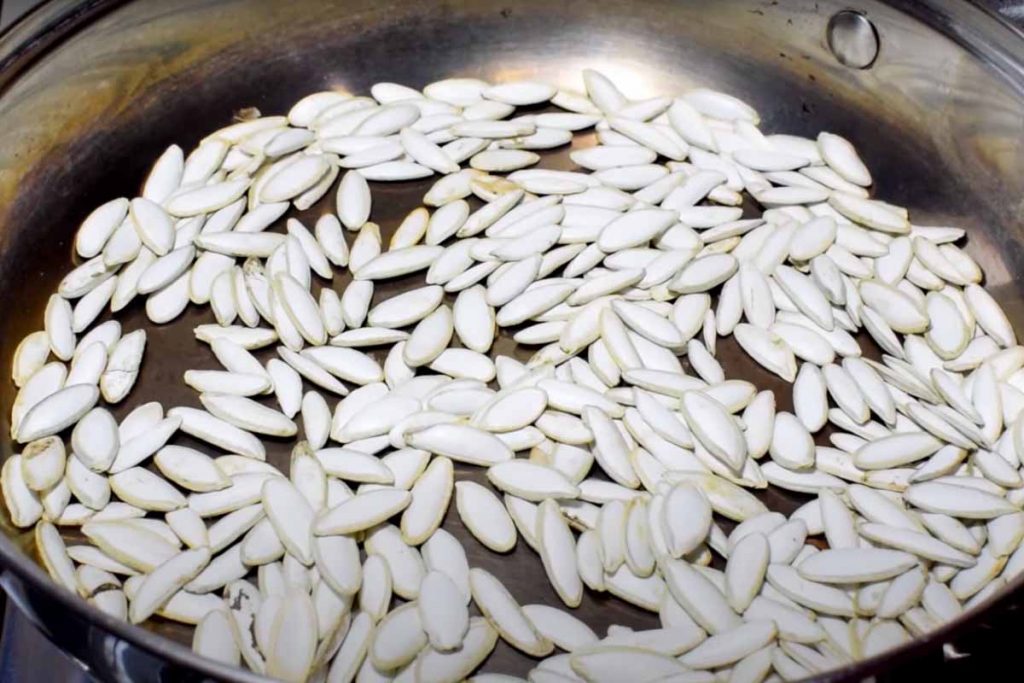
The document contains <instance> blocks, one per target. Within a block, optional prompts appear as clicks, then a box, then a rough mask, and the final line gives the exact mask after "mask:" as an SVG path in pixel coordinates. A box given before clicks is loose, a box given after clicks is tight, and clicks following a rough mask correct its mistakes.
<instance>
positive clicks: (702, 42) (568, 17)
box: [0, 0, 1024, 681]
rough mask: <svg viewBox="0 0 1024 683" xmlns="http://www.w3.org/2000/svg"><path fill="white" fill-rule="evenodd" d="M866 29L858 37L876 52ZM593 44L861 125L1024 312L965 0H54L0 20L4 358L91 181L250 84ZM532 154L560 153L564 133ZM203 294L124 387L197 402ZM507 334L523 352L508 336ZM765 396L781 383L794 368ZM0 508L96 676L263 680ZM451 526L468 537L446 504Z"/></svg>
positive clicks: (1022, 98) (517, 560)
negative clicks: (64, 584) (71, 564)
mask: <svg viewBox="0 0 1024 683" xmlns="http://www.w3.org/2000/svg"><path fill="white" fill-rule="evenodd" d="M850 8H852V9H857V10H860V11H862V12H863V13H865V14H866V16H867V17H868V18H869V19H870V21H871V22H872V23H873V25H874V31H875V33H874V34H872V33H871V29H868V32H869V33H868V34H862V35H860V36H858V35H857V34H854V35H852V36H851V35H849V34H848V33H846V32H845V31H846V30H847V29H849V28H850V27H849V26H846V25H845V24H842V23H839V24H838V26H839V32H838V33H835V34H833V35H832V36H831V39H832V40H831V41H830V39H829V38H830V36H829V29H828V27H829V23H830V20H831V19H832V17H833V15H834V14H835V13H836V12H837V11H839V10H843V9H850ZM856 28H857V27H856V26H854V29H856ZM861 28H862V29H863V28H864V27H863V26H862V27H861ZM872 36H877V41H878V45H879V49H878V51H877V55H873V54H872V50H871V42H872ZM858 37H859V38H861V39H864V38H866V39H867V40H866V44H867V48H866V51H865V48H864V45H865V43H864V42H861V43H857V42H856V39H857V38H858ZM851 40H852V41H853V44H851ZM830 42H831V45H832V47H833V48H835V50H836V52H837V53H839V54H840V55H841V56H843V58H844V59H845V60H846V61H847V63H859V64H864V63H867V62H871V65H870V67H869V68H865V69H856V68H851V67H850V66H846V65H844V64H843V63H841V62H840V61H839V60H838V59H837V58H836V56H835V54H833V52H832V50H831V49H830ZM858 45H859V46H860V48H859V51H858V49H855V48H857V47H858ZM865 55H866V57H865ZM858 60H859V62H858ZM584 67H595V68H598V69H600V70H603V71H606V72H607V73H608V74H609V75H611V76H613V77H614V78H615V79H616V80H617V81H619V82H620V83H621V84H622V85H623V87H624V88H625V89H626V90H627V92H628V93H629V94H631V95H633V96H644V95H654V94H662V93H671V92H677V91H678V90H680V89H681V88H683V87H687V86H691V85H696V84H707V85H711V86H713V87H716V88H719V89H722V90H725V91H728V92H732V93H735V94H737V95H739V96H741V97H743V98H744V99H746V100H748V101H750V102H752V103H753V104H754V105H755V106H756V107H757V108H758V109H759V110H760V112H761V113H762V116H763V117H764V118H765V121H764V128H765V130H771V131H774V132H790V133H798V134H810V135H813V134H816V133H817V131H818V130H819V129H821V128H825V129H828V130H831V131H833V132H836V133H840V134H842V135H845V136H847V137H849V138H850V139H852V140H854V141H856V143H857V145H858V147H859V148H860V150H861V152H862V155H863V156H864V157H865V159H866V160H867V162H868V163H869V165H870V167H871V168H872V170H873V172H874V174H875V177H876V178H877V179H878V185H877V188H876V191H877V194H878V195H879V196H880V197H883V198H885V199H887V200H890V201H893V202H895V203H898V204H901V205H904V206H907V207H909V208H910V210H911V215H912V216H913V217H914V218H915V221H916V222H920V223H932V224H955V225H960V226H963V227H964V228H967V229H968V230H969V232H970V244H969V247H968V251H969V252H970V253H971V254H972V255H973V256H974V257H975V258H976V259H977V260H978V261H979V262H980V263H981V264H982V265H983V267H984V269H985V271H986V273H987V275H988V283H987V284H988V287H989V289H990V291H991V292H993V294H994V295H995V296H996V297H997V298H998V299H999V301H1000V302H1001V303H1002V304H1003V306H1004V308H1005V309H1006V310H1007V311H1008V313H1009V314H1010V316H1011V317H1012V318H1013V319H1014V321H1015V322H1016V323H1017V324H1024V303H1022V302H1024V299H1022V297H1021V295H1022V292H1024V282H1022V280H1021V279H1020V278H1019V277H1018V273H1019V272H1020V270H1021V267H1022V265H1024V250H1022V248H1021V244H1022V239H1024V223H1022V221H1021V219H1020V214H1021V211H1022V207H1021V199H1020V198H1021V197H1024V192H1022V190H1024V153H1022V151H1024V148H1022V143H1021V141H1022V140H1024V134H1022V133H1024V130H1022V128H1024V38H1022V37H1021V36H1020V35H1018V34H1017V33H1016V32H1014V31H1013V30H1012V29H1010V28H1008V27H1007V26H1005V25H1003V24H1001V23H1000V22H999V21H998V20H996V19H994V18H993V17H991V16H989V15H988V14H986V13H985V12H983V11H982V10H980V9H977V8H976V7H974V6H972V5H970V4H967V3H961V2H955V3H954V2H941V1H939V0H928V1H922V0H918V1H917V2H910V1H907V2H894V3H888V4H885V3H880V2H874V1H871V0H863V1H862V0H857V1H856V2H854V3H852V4H851V3H848V2H843V1H839V0H816V1H814V0H787V1H786V2H776V1H759V0H717V1H716V2H696V1H693V2H687V1H683V0H647V1H645V2H635V3H625V2H616V1H614V0H562V1H561V2H551V1H550V0H543V1H542V0H518V1H517V2H495V1H493V0H447V1H442V2H437V1H431V0H409V1H406V2H401V1H394V0H392V1H388V0H373V1H371V0H344V1H335V2H331V1H330V0H289V1H288V2H280V1H275V0H137V1H135V2H121V1H117V0H86V1H83V2H50V3H47V4H45V5H44V6H43V8H42V9H39V10H36V11H35V12H33V13H32V14H30V15H29V16H28V17H27V18H26V19H25V20H24V21H22V22H21V23H20V24H18V25H17V26H16V27H15V28H14V29H13V30H11V31H9V32H8V33H7V34H5V35H4V36H2V37H0V285H2V289H0V366H2V367H4V368H7V367H9V363H10V359H11V355H12V353H13V350H14V347H15V345H16V344H17V342H18V340H20V339H21V338H22V337H23V336H24V335H25V334H26V333H28V332H31V331H33V330H34V329H38V328H39V327H40V326H41V318H42V310H43V306H44V304H45V301H46V297H47V295H48V293H49V292H50V291H52V290H53V289H54V287H55V286H56V284H57V282H58V280H59V279H60V277H61V276H62V274H63V273H64V272H66V270H67V269H68V267H69V263H70V259H71V239H72V236H73V233H74V230H75V227H76V226H77V225H78V223H79V222H80V221H81V219H82V218H83V217H84V216H85V215H86V213H87V212H88V211H89V210H90V209H91V208H92V207H94V206H96V205H98V204H99V203H100V202H102V201H105V200H106V199H109V198H111V197H114V196H118V195H123V194H129V193H133V192H135V191H136V190H137V189H138V186H139V184H140V181H141V179H142V178H143V177H144V174H145V171H146V170H147V168H148V164H149V163H150V161H151V160H152V159H154V158H155V156H156V155H157V154H158V153H159V152H160V151H161V150H162V149H163V148H164V147H166V146H167V145H168V144H170V143H172V142H177V143H179V144H181V145H182V146H184V147H186V148H189V147H190V146H192V145H194V144H195V143H196V142H197V141H198V140H199V139H200V138H201V137H202V136H203V135H204V133H206V132H208V131H209V130H210V129H212V128H213V127H216V126H219V125H223V124H224V123H226V122H227V121H229V120H230V119H231V117H232V115H233V113H234V112H236V111H237V110H239V109H241V108H243V107H249V106H255V107H258V108H259V109H260V110H262V111H263V112H264V113H280V112H283V111H284V110H285V109H286V108H287V106H288V105H289V104H290V103H291V102H293V101H294V100H296V99H297V98H299V97H300V96H302V95H304V94H306V93H309V92H312V91H315V90H319V89H323V88H325V87H336V86H343V87H346V88H349V89H351V90H354V91H355V90H366V89H367V88H368V86H370V85H371V84H372V83H374V82H376V81H382V80H393V81H398V82H401V83H406V84H410V85H418V86H422V85H424V84H426V83H428V82H430V81H431V80H435V79H437V78H440V77H444V76H449V75H465V76H481V77H484V78H492V79H497V80H500V79H507V78H514V77H520V76H531V77H532V76H536V77H540V78H544V79H549V80H552V81H556V82H559V83H561V84H565V85H569V86H573V87H577V88H578V87H579V86H580V84H579V82H578V74H579V71H580V69H582V68H584ZM576 144H586V140H581V141H579V142H578V143H576ZM545 163H547V164H549V165H553V166H558V165H562V166H564V165H567V164H568V160H567V158H566V155H565V154H564V152H563V153H561V154H554V155H552V156H551V158H549V159H547V160H546V162H545ZM424 187H425V184H424V183H405V184H401V185H397V186H391V187H388V188H382V189H381V190H380V194H378V195H377V197H378V198H379V199H377V200H375V207H377V208H375V220H378V221H379V222H380V223H381V224H382V225H383V226H384V227H385V229H391V228H393V227H394V225H395V222H396V221H397V219H398V218H399V217H400V215H401V214H402V212H403V210H408V209H409V208H411V206H412V205H413V202H415V201H417V200H418V197H420V196H422V193H423V190H424ZM378 209H379V213H376V212H377V211H378ZM321 210H323V207H315V208H314V209H313V210H311V212H310V214H316V213H318V212H319V211H321ZM335 284H336V285H337V284H338V282H336V283H335ZM203 315H205V313H203V312H199V311H196V310H190V311H188V312H187V313H186V315H185V316H184V317H183V318H182V319H179V321H177V322H175V323H174V324H171V325H169V326H166V327H162V328H159V329H156V330H152V331H151V333H150V334H151V336H150V340H151V341H150V349H149V353H148V354H147V360H146V363H145V365H144V372H143V377H142V380H141V382H140V383H139V385H138V387H137V389H136V391H135V394H134V397H135V399H136V400H150V399H152V398H159V399H160V400H162V401H163V402H164V403H165V404H166V405H173V404H175V403H180V404H192V403H194V401H195V399H194V396H193V395H192V394H191V393H190V392H188V391H187V390H186V389H185V387H184V386H183V385H182V384H181V382H180V373H181V372H182V370H184V369H185V368H188V367H202V366H203V365H210V364H211V361H210V359H209V358H208V357H207V354H206V353H205V352H204V350H203V349H201V348H200V347H199V345H198V344H197V343H195V342H194V341H193V339H192V336H191V327H192V326H193V325H194V324H195V322H196V321H197V320H199V319H200V318H202V317H203ZM121 319H122V321H123V322H124V323H125V324H126V325H127V326H128V327H129V328H134V327H138V326H141V325H143V324H144V315H142V313H141V307H133V308H132V309H131V310H129V311H128V313H127V315H126V316H122V318H121ZM501 349H502V350H503V351H504V352H513V349H512V345H511V342H510V341H509V340H504V341H503V342H502V347H501ZM725 352H726V353H727V354H729V353H730V352H729V349H728V345H726V351H725ZM726 365H727V367H729V368H731V373H735V374H736V376H742V377H747V378H749V379H751V380H752V381H754V382H755V383H757V384H758V385H760V386H773V387H774V388H776V389H779V388H781V387H780V386H779V385H778V384H776V383H775V382H774V381H773V380H772V378H770V377H768V376H767V375H766V374H765V373H763V372H761V371H759V370H758V369H756V368H753V367H751V366H750V365H749V363H748V362H747V361H745V360H743V357H742V356H741V355H735V356H734V355H731V354H730V356H729V358H727V360H726ZM733 369H735V370H733ZM4 372H5V373H6V372H7V371H6V370H5V371H4ZM0 387H2V388H0V433H6V432H7V429H8V426H9V425H7V420H8V415H9V413H10V406H11V402H12V400H13V394H14V392H13V386H12V384H11V383H10V382H9V381H5V382H2V383H0ZM777 395H779V396H784V397H786V398H785V399H783V404H785V401H788V396H789V391H788V390H786V391H784V392H777ZM11 450H12V444H11V443H9V442H8V441H6V440H5V441H3V442H2V444H0V453H2V457H7V456H8V455H9V454H10V453H11ZM287 450H288V445H287V444H284V443H281V444H276V445H275V448H272V449H271V458H272V459H278V462H282V461H281V460H280V458H283V457H285V456H286V454H287ZM460 476H477V475H476V474H475V473H473V472H471V471H468V470H467V471H464V472H460ZM766 500H767V502H768V503H769V504H770V505H771V506H773V507H776V508H779V509H783V510H788V509H791V508H792V507H793V506H794V505H795V504H796V503H798V502H799V501H798V500H797V499H796V497H795V496H789V495H783V494H780V493H777V492H769V493H767V494H766ZM0 524H2V526H3V531H4V534H3V535H2V536H0V561H2V563H3V565H4V567H5V569H4V571H3V574H2V579H0V581H2V582H3V585H4V587H5V588H6V589H7V591H8V593H9V594H10V596H11V598H12V599H13V600H14V601H15V602H16V603H17V604H18V605H19V606H21V607H22V608H23V609H24V610H25V611H26V612H27V613H28V614H29V615H30V617H31V618H33V619H34V620H35V621H36V623H37V624H38V625H39V626H40V628H41V629H43V631H44V632H45V633H46V634H47V635H48V636H49V637H50V638H51V639H53V640H54V641H55V642H57V643H58V644H59V645H60V646H61V647H63V648H65V649H66V650H67V651H68V652H70V653H71V654H72V655H74V656H75V657H77V658H78V659H79V660H81V661H82V662H84V663H86V664H87V665H88V666H89V667H90V668H91V669H92V671H93V672H94V673H95V675H96V676H97V677H98V678H100V679H104V680H133V681H151V680H152V681H156V680H165V681H166V680H200V679H203V678H217V679H224V680H234V681H249V680H257V677H254V676H253V675H251V674H247V673H244V672H241V671H239V670H235V669H229V668H225V667H222V666H218V665H216V664H214V663H211V662H208V661H203V660H200V659H198V658H196V657H194V656H193V655H192V654H191V652H190V651H189V650H188V649H187V630H185V629H183V628H180V627H176V626H175V625H173V624H160V625H158V626H157V627H155V628H153V629H152V630H144V629H140V628H135V627H130V626H127V625H125V624H123V623H119V622H116V621H114V620H111V619H110V618H108V617H106V616H104V615H103V614H101V613H99V612H98V611H96V610H94V609H92V608H90V607H88V606H86V604H85V603H84V602H82V601H79V600H78V599H77V598H73V597H72V596H70V595H68V594H65V593H63V592H61V590H59V589H58V588H56V587H55V586H54V585H53V584H52V583H51V582H50V580H49V579H48V578H47V577H46V576H45V574H44V573H43V571H42V570H41V569H40V568H39V566H38V565H37V564H35V562H34V561H33V558H32V549H31V547H30V544H29V542H28V536H26V535H25V534H24V533H21V532H19V531H17V530H15V529H14V528H12V527H11V525H10V523H9V520H6V519H0ZM446 526H447V527H448V528H450V529H451V530H452V531H453V532H455V533H457V534H460V535H463V536H464V530H462V529H461V528H460V527H459V524H458V521H457V520H454V519H449V520H448V521H447V522H446ZM70 535H72V536H73V534H70ZM473 543H474V542H472V541H467V547H468V548H469V552H470V554H471V561H472V562H473V563H474V564H479V565H481V566H484V567H486V568H488V569H491V570H494V571H495V572H497V573H498V574H499V575H500V576H501V577H503V578H504V579H505V580H506V582H507V583H508V585H509V586H510V588H511V590H512V591H513V592H514V593H515V594H516V596H517V597H518V598H519V599H520V600H522V601H526V602H533V601H549V600H551V599H552V598H553V594H551V592H550V589H549V588H548V587H547V585H546V583H545V582H544V581H542V580H537V576H538V572H539V571H540V564H539V562H538V559H537V558H536V556H534V555H533V554H532V553H530V551H528V550H523V549H520V550H519V551H517V552H515V553H513V554H512V555H511V556H510V557H498V556H495V555H493V554H490V553H488V552H487V551H484V550H482V548H480V547H479V546H476V545H474V544H473ZM520 545H522V544H520ZM1022 585H1024V580H1022V581H1018V582H1016V584H1015V585H1013V586H1010V587H1008V588H1007V589H1006V590H1005V591H1003V592H1002V593H1001V594H1000V595H997V596H995V597H994V598H993V600H992V601H991V602H990V603H989V604H987V605H985V606H984V607H983V609H981V610H979V611H976V612H974V613H972V614H970V615H967V616H965V617H963V618H961V619H960V620H958V621H956V622H954V623H951V624H949V625H947V626H946V627H944V628H943V629H941V630H939V631H937V632H935V633H933V634H930V635H929V636H928V637H927V638H923V639H920V640H917V641H915V642H913V643H911V644H910V645H908V646H906V647H904V648H901V649H900V650H896V651H892V652H890V653H887V654H885V655H884V656H883V657H880V658H876V659H874V660H870V661H866V662H863V663H860V664H857V665H856V666H852V667H850V668H848V669H846V670H843V671H839V672H835V673H834V674H830V675H829V678H831V679H836V680H838V679H843V680H859V679H861V678H863V677H865V676H868V675H871V674H875V673H878V672H889V673H890V674H891V675H892V676H893V678H900V677H904V676H906V675H908V672H910V671H913V669H912V668H908V665H907V661H908V659H910V658H912V657H916V656H919V655H921V654H922V653H924V652H926V651H934V650H935V649H936V648H938V647H939V646H940V645H941V644H943V643H947V642H954V641H955V640H956V639H958V638H960V637H961V636H962V634H964V633H965V632H970V633H978V632H979V629H982V630H983V629H987V628H995V627H999V625H1000V623H1001V621H1000V620H1001V619H1005V617H1002V616H1000V615H1002V614H1004V613H1005V612H1006V609H1007V608H1009V607H1014V606H1016V604H1018V603H1020V602H1021V595H1022V593H1024V591H1022ZM580 613H581V616H582V617H583V618H584V619H585V620H587V621H588V622H589V623H590V624H591V625H592V626H595V627H602V628H603V627H606V626H607V625H608V624H610V623H622V624H629V625H633V626H637V627H642V626H649V625H654V623H655V620H654V618H653V616H652V615H650V614H645V613H642V612H640V611H639V610H635V609H631V608H629V607H628V606H626V605H624V604H623V603H621V601H618V600H615V599H605V598H601V597H597V598H594V597H589V596H588V598H587V599H586V600H585V603H584V606H583V607H582V608H581V609H580ZM175 641H177V642H175ZM182 641H184V642H185V643H186V645H182V644H181V643H182ZM529 666H530V663H529V661H527V660H526V659H525V658H523V657H521V656H519V655H518V654H516V653H515V652H514V651H512V650H511V649H509V648H507V647H501V646H499V649H498V650H496V652H495V654H494V655H493V656H492V658H491V660H490V662H489V663H488V665H487V668H488V669H491V670H499V671H507V672H510V673H520V674H522V673H524V672H525V671H526V670H527V669H528V668H529ZM911 666H912V665H911Z"/></svg>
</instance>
